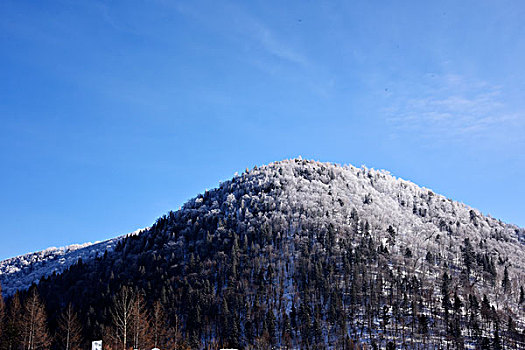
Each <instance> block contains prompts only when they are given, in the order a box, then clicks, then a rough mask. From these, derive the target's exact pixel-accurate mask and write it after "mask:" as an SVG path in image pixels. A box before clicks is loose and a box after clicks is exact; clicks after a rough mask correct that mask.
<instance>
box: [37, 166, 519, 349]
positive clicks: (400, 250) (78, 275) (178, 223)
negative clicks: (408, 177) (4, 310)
mask: <svg viewBox="0 0 525 350" xmlns="http://www.w3.org/2000/svg"><path fill="white" fill-rule="evenodd" d="M524 234H525V231H524V230H523V229H520V228H518V227H516V226H514V225H509V224H505V223H503V222H501V221H499V220H496V219H494V218H491V217H489V216H484V215H482V214H481V213H480V212H479V211H477V210H475V209H472V208H470V207H468V206H466V205H464V204H461V203H458V202H454V201H451V200H449V199H447V198H445V197H443V196H440V195H437V194H435V193H433V192H432V191H430V190H428V189H425V188H421V187H418V186H416V185H415V184H413V183H410V182H408V181H404V180H401V179H396V178H395V177H393V176H391V175H390V174H389V173H387V172H384V171H376V170H370V169H366V168H355V167H352V166H343V167H342V166H337V165H333V164H328V163H320V162H314V161H307V160H302V159H294V160H286V161H282V162H276V163H272V164H270V165H267V166H263V167H260V168H254V169H253V170H251V171H249V172H247V173H244V174H242V175H239V176H236V177H235V178H233V179H232V180H231V181H227V182H224V183H221V184H220V186H219V187H218V188H216V189H214V190H211V191H208V192H206V193H204V194H202V195H199V196H197V197H196V198H195V199H192V200H190V201H189V202H188V203H186V204H185V205H184V206H183V208H182V209H181V210H179V211H177V212H170V213H169V214H167V215H165V216H164V217H162V218H160V219H159V220H157V222H156V223H155V224H154V225H153V226H152V227H151V228H150V229H148V230H146V231H144V232H142V233H141V234H139V235H137V236H133V237H128V238H126V239H124V240H122V241H121V242H120V243H118V244H117V246H116V247H115V250H114V251H113V252H112V253H111V254H108V255H107V256H104V257H103V258H100V257H99V258H97V259H92V260H89V261H84V260H83V262H82V263H80V264H76V265H73V266H71V267H70V268H69V269H68V270H66V271H64V273H62V274H60V275H56V276H55V275H53V276H50V277H48V278H45V279H42V281H41V282H40V284H39V291H40V293H41V294H42V295H43V296H44V298H45V300H46V302H47V306H48V309H49V310H50V311H51V315H54V314H56V312H57V311H58V310H60V309H61V308H63V307H64V306H65V304H66V303H68V302H70V301H71V302H73V303H74V305H76V307H77V308H78V309H79V310H80V313H81V315H82V318H83V321H84V324H86V325H87V327H86V328H87V329H86V332H87V334H88V335H89V336H90V337H101V336H103V337H104V336H105V335H106V334H107V332H108V329H110V327H111V317H110V310H111V307H112V300H113V296H114V295H116V293H117V292H118V290H119V289H120V287H121V286H122V285H131V286H133V287H134V288H136V289H138V290H141V291H142V292H143V293H144V294H145V295H146V297H147V300H148V302H150V303H152V302H153V301H154V300H160V301H161V302H162V304H163V305H165V307H166V309H167V312H168V314H169V315H170V316H169V317H170V323H171V324H172V325H177V327H178V328H177V329H178V332H179V333H177V334H179V336H174V337H175V338H176V339H177V341H178V342H179V343H180V344H186V345H189V346H191V347H192V348H199V347H204V346H207V345H210V344H215V345H218V344H220V345H221V346H238V347H243V348H253V347H254V348H261V347H262V348H265V347H268V346H288V347H303V348H308V347H312V348H323V347H326V348H341V347H342V346H343V345H345V344H346V345H345V346H349V345H348V344H350V342H351V341H352V340H353V341H359V342H363V343H368V344H370V345H372V347H373V346H380V347H386V346H400V345H401V346H404V347H409V346H410V347H415V346H416V345H418V344H419V346H420V347H429V346H431V347H432V348H434V347H437V346H445V343H446V345H447V346H451V347H453V348H464V347H465V346H467V347H469V346H470V345H474V344H475V345H476V346H479V347H483V346H486V345H487V344H492V345H493V346H498V344H500V345H501V346H503V347H505V348H509V349H511V348H523V346H524V345H523V344H524V343H523V327H524V321H525V313H524V309H523V303H522V300H521V299H522V297H523V296H522V295H521V294H523V293H520V287H521V283H522V281H523V273H524V271H525V270H524V267H525V258H524V257H525V256H524V254H523V253H524V252H525V249H524V245H523V239H524ZM389 343H391V344H389ZM210 346H211V345H210Z"/></svg>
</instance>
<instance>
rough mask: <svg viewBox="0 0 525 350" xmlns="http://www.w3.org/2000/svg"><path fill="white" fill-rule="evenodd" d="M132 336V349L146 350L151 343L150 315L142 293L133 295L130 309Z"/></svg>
mask: <svg viewBox="0 0 525 350" xmlns="http://www.w3.org/2000/svg"><path fill="white" fill-rule="evenodd" d="M131 313H132V322H131V325H132V327H131V331H132V334H133V348H134V349H146V348H147V347H148V345H150V343H151V328H150V321H151V320H150V315H149V312H148V309H147V308H146V302H145V301H144V297H143V296H142V293H140V292H138V293H136V294H135V298H134V300H133V306H132V309H131Z"/></svg>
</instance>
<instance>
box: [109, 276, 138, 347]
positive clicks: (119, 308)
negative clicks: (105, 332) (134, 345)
mask: <svg viewBox="0 0 525 350" xmlns="http://www.w3.org/2000/svg"><path fill="white" fill-rule="evenodd" d="M133 301H134V297H133V292H132V291H131V289H129V288H128V287H126V286H123V287H122V288H121V290H120V292H119V293H118V294H117V295H116V296H115V297H114V298H113V308H112V310H111V317H112V321H113V327H114V330H113V331H114V332H112V333H113V334H114V337H115V341H116V342H117V344H119V345H120V346H122V349H123V350H126V349H127V344H128V336H129V331H130V327H131V322H132V316H133V315H132V309H133Z"/></svg>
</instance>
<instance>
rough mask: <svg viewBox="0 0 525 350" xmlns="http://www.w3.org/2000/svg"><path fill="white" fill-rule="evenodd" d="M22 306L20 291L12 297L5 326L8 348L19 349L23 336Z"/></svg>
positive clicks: (9, 349)
mask: <svg viewBox="0 0 525 350" xmlns="http://www.w3.org/2000/svg"><path fill="white" fill-rule="evenodd" d="M21 318H22V306H21V305H20V297H19V294H18V292H16V293H15V295H14V296H13V297H12V298H11V301H10V302H9V307H8V315H7V320H6V322H5V328H4V335H3V338H4V341H5V344H6V348H7V350H13V349H18V348H19V347H20V337H21V321H20V320H21Z"/></svg>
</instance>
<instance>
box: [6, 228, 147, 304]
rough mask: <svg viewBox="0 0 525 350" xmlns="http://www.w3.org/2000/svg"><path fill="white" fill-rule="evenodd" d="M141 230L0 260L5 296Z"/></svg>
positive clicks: (106, 250) (104, 249) (102, 253)
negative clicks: (99, 240)
mask: <svg viewBox="0 0 525 350" xmlns="http://www.w3.org/2000/svg"><path fill="white" fill-rule="evenodd" d="M142 231H143V230H137V231H135V232H132V233H130V234H127V235H124V236H120V237H116V238H112V239H108V240H105V241H102V242H95V243H84V244H73V245H69V246H66V247H60V248H56V247H50V248H47V249H45V250H42V251H39V252H34V253H29V254H24V255H20V256H16V257H14V258H9V259H6V260H3V261H0V285H2V292H3V295H5V296H10V295H12V294H13V293H15V292H16V291H17V290H25V289H27V288H29V287H30V286H31V285H32V284H33V283H35V282H38V281H39V280H40V279H41V278H43V277H47V276H49V275H51V274H53V273H62V272H63V271H64V270H66V269H68V268H69V267H70V266H71V265H74V264H76V263H77V262H78V260H79V259H81V260H83V261H90V260H92V259H95V258H96V257H97V256H102V255H104V253H105V252H108V253H110V252H112V251H113V249H114V248H115V246H116V245H117V243H118V242H120V241H121V240H123V239H124V238H126V237H128V236H129V235H136V234H139V233H140V232H142Z"/></svg>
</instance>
